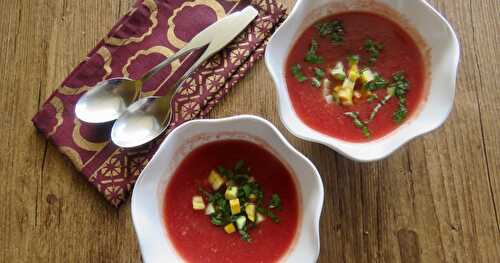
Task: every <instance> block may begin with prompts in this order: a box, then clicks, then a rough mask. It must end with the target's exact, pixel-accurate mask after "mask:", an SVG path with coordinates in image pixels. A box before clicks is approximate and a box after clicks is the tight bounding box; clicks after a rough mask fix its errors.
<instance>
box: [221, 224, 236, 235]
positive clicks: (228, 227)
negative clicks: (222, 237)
mask: <svg viewBox="0 0 500 263" xmlns="http://www.w3.org/2000/svg"><path fill="white" fill-rule="evenodd" d="M224 231H226V233H228V234H232V233H234V232H236V227H235V226H234V224H233V223H230V224H227V225H226V226H225V227H224Z"/></svg>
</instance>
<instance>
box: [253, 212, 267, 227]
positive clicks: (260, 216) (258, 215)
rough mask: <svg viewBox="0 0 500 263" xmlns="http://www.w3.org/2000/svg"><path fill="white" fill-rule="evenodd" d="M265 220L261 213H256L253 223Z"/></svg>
mask: <svg viewBox="0 0 500 263" xmlns="http://www.w3.org/2000/svg"><path fill="white" fill-rule="evenodd" d="M264 220H266V217H265V216H264V215H262V214H261V213H257V221H255V223H257V224H259V223H262V221H264Z"/></svg>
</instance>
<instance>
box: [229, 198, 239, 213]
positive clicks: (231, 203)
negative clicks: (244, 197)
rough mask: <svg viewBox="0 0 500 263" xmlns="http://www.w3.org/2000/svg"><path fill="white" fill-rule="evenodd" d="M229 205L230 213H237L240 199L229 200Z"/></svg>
mask: <svg viewBox="0 0 500 263" xmlns="http://www.w3.org/2000/svg"><path fill="white" fill-rule="evenodd" d="M229 207H230V208H231V214H233V215H236V214H239V213H240V212H241V207H240V199H233V200H229Z"/></svg>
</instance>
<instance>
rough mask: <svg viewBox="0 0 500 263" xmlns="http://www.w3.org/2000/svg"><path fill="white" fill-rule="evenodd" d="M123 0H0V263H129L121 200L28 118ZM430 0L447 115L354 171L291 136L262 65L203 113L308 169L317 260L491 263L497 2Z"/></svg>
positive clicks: (497, 166)
mask: <svg viewBox="0 0 500 263" xmlns="http://www.w3.org/2000/svg"><path fill="white" fill-rule="evenodd" d="M132 2H133V1H132V0H114V1H112V0H105V1H103V0H85V1H76V0H71V1H69V0H33V1H27V0H17V1H16V0H0V3H1V4H0V6H1V7H2V8H1V10H0V32H1V35H0V46H1V47H2V51H1V52H0V72H2V73H1V74H0V83H1V84H0V85H1V88H0V138H1V139H0V140H1V142H2V143H1V144H0V178H1V186H0V200H1V201H0V202H1V203H0V262H49V261H50V262H138V261H140V252H139V250H138V246H137V243H136V238H135V234H134V231H133V228H132V222H131V218H130V203H127V204H125V205H124V206H123V207H122V208H121V209H119V210H116V209H115V208H113V207H111V206H110V205H108V204H107V203H106V202H105V201H104V199H103V198H102V197H101V196H100V195H99V194H98V193H97V191H95V190H94V189H92V188H91V187H89V185H88V184H87V183H86V181H85V180H84V179H83V178H82V177H80V176H79V175H78V174H77V173H76V172H75V170H74V169H73V167H71V165H70V164H69V162H67V161H65V160H64V159H63V158H62V156H61V155H60V154H59V153H58V152H57V150H56V149H55V148H54V147H53V146H52V145H50V144H48V143H47V141H46V140H45V139H44V138H43V137H42V136H40V135H39V134H38V133H37V132H36V131H35V128H34V127H33V125H32V124H31V122H30V119H31V117H32V116H33V115H34V114H35V112H37V110H38V109H39V107H40V105H41V103H42V102H43V101H44V100H45V98H47V97H48V95H49V94H50V93H51V92H52V90H53V89H54V88H55V87H57V85H58V84H59V83H60V82H61V81H62V80H63V78H64V77H65V76H66V75H67V74H68V73H69V72H70V71H71V69H72V68H73V67H75V66H76V64H77V63H78V62H79V61H80V60H81V59H82V58H83V57H84V56H85V54H86V52H87V51H88V50H89V49H90V48H92V47H93V46H94V45H95V44H96V42H97V41H98V40H99V39H100V38H101V37H102V36H104V34H105V33H106V32H107V31H108V30H109V28H110V27H111V26H112V25H113V24H114V22H115V21H116V20H117V19H118V18H119V17H120V16H121V15H122V14H124V13H125V12H126V11H127V9H128V8H129V7H130V6H131V4H132ZM286 2H287V4H288V6H290V7H291V6H292V3H293V0H288V1H286ZM430 2H431V4H432V5H433V6H435V7H436V8H437V9H438V10H440V11H441V12H442V13H443V14H444V16H445V17H447V18H448V19H449V21H450V22H451V24H452V25H453V27H454V28H455V30H456V31H457V33H458V35H459V38H460V43H461V49H462V56H461V63H460V72H459V78H458V86H457V96H456V99H455V108H454V110H453V112H452V113H451V116H450V118H449V120H448V121H447V122H446V124H445V125H444V126H443V127H442V128H440V129H439V130H437V131H435V132H433V133H431V134H429V135H426V136H423V137H421V138H418V139H416V140H414V141H412V142H410V143H409V144H408V145H406V146H405V147H403V148H401V149H400V150H398V151H397V152H396V153H394V154H393V155H392V156H391V157H390V158H388V159H386V160H383V161H379V162H374V163H370V164H360V163H356V162H353V161H349V160H347V159H345V158H343V157H341V156H340V155H338V154H336V153H335V152H334V151H332V150H330V149H328V148H327V147H324V146H321V145H319V144H314V143H309V142H305V141H301V140H299V139H297V138H295V137H293V136H292V135H291V134H290V133H289V132H287V130H286V129H285V128H284V127H283V125H282V124H281V123H280V121H279V118H278V115H277V109H276V93H275V90H274V87H273V85H274V84H273V83H272V81H271V78H270V76H269V74H268V72H267V70H266V68H265V66H264V63H263V62H262V61H261V62H259V63H257V64H256V66H255V68H254V69H252V71H251V72H250V74H249V75H248V77H246V78H245V79H244V80H243V81H242V82H241V83H240V84H239V85H238V87H237V88H236V89H234V91H233V92H232V93H231V94H230V95H229V96H228V97H227V99H226V100H225V101H224V102H223V103H222V104H220V105H219V106H218V107H217V108H216V110H215V111H214V112H213V114H212V116H213V117H222V116H230V115H235V114H242V113H251V114H256V115H260V116H264V117H265V118H267V119H269V120H271V121H272V122H273V123H274V124H276V125H277V126H278V128H279V129H280V130H281V131H282V132H283V133H284V134H285V135H286V137H287V138H288V139H289V140H290V141H291V142H292V144H293V145H294V146H295V147H297V148H298V149H299V150H300V151H301V152H303V153H305V155H307V157H309V158H310V159H311V160H312V161H313V162H314V163H315V164H316V166H317V167H318V169H319V171H320V173H321V175H322V177H323V182H324V185H325V190H326V198H325V206H324V209H323V217H322V220H321V256H320V262H337V261H342V262H371V261H376V262H400V261H402V262H444V261H446V262H500V224H499V220H500V214H499V213H498V211H499V210H500V132H499V129H500V124H499V122H498V117H500V114H499V112H500V106H499V105H500V104H499V102H500V85H499V80H498V78H499V77H500V75H499V73H498V71H499V66H500V64H499V62H498V61H500V52H499V51H498V50H499V43H500V37H499V36H500V24H499V23H500V20H499V19H500V17H499V16H498V15H499V13H498V8H499V5H500V3H499V2H498V0H482V1H466V0H449V1H445V0H432V1H430ZM255 101H259V103H255Z"/></svg>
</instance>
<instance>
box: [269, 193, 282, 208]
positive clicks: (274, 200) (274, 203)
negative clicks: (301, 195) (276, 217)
mask: <svg viewBox="0 0 500 263" xmlns="http://www.w3.org/2000/svg"><path fill="white" fill-rule="evenodd" d="M269 208H278V209H279V208H281V199H280V197H279V195H277V194H273V195H272V196H271V202H270V203H269Z"/></svg>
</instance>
